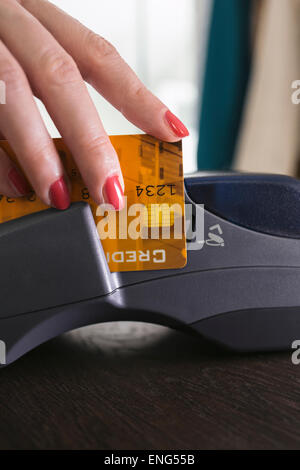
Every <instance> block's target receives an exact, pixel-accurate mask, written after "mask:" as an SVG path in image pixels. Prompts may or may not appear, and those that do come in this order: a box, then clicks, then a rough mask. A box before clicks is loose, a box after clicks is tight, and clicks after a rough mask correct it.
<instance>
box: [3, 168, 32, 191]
mask: <svg viewBox="0 0 300 470" xmlns="http://www.w3.org/2000/svg"><path fill="white" fill-rule="evenodd" d="M8 178H9V181H10V183H11V185H12V186H13V188H14V190H15V191H17V193H18V194H20V196H25V195H26V194H28V193H30V191H31V190H30V186H29V184H28V183H27V181H26V179H25V178H24V176H23V175H22V174H21V173H20V172H19V171H18V170H17V169H16V168H12V169H11V170H10V171H9V173H8Z"/></svg>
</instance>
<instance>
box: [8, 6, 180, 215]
mask: <svg viewBox="0 0 300 470" xmlns="http://www.w3.org/2000/svg"><path fill="white" fill-rule="evenodd" d="M0 38H1V39H0V80H2V81H4V83H5V84H6V104H2V105H0V131H1V138H6V139H7V140H8V141H9V142H10V144H11V146H12V148H13V149H14V151H15V153H16V155H17V157H18V160H19V162H20V165H21V166H22V168H23V170H24V172H25V174H26V176H27V178H28V180H29V181H30V183H31V185H32V187H33V188H34V190H35V191H36V193H37V195H38V196H39V197H40V199H41V200H42V201H44V202H45V203H46V204H48V205H52V206H54V207H56V208H58V209H65V208H67V207H68V206H69V204H70V196H69V182H68V181H67V178H66V175H65V172H64V168H63V165H62V162H61V160H60V158H59V156H58V154H57V152H56V149H55V147H54V145H53V142H52V140H51V138H50V136H49V134H48V132H47V130H46V127H45V125H44V123H43V120H42V118H41V116H40V114H39V111H38V108H37V106H36V103H35V101H34V98H33V95H35V96H37V97H38V98H40V99H41V100H42V101H43V103H44V104H45V106H46V108H47V110H48V112H49V114H50V115H51V117H52V119H53V121H54V123H55V124H56V126H57V128H58V129H59V131H60V133H61V135H62V137H63V138H64V140H65V142H66V144H67V145H68V147H69V148H70V150H71V152H72V154H73V156H74V158H75V160H76V163H77V165H78V168H79V170H80V172H81V175H82V177H83V179H84V181H85V184H86V185H87V187H88V188H89V192H90V194H91V196H92V198H93V199H94V200H95V201H96V202H97V203H99V204H100V203H102V202H104V201H105V202H108V203H110V204H113V206H114V207H115V208H116V209H120V208H122V205H123V192H124V182H123V178H122V174H121V170H120V166H119V161H118V157H117V155H116V152H115V150H114V148H113V147H112V145H111V143H110V140H109V138H108V136H107V134H106V132H105V130H104V128H103V125H102V123H101V120H100V118H99V116H98V113H97V111H96V108H95V106H94V104H93V102H92V100H91V98H90V96H89V94H88V91H87V88H86V86H85V83H84V80H85V81H87V82H88V83H90V84H91V85H92V86H93V87H94V88H95V89H96V90H97V91H98V92H99V93H101V95H103V96H104V97H105V98H106V99H107V100H108V101H109V102H110V103H111V104H112V105H113V106H115V107H116V108H117V109H118V110H119V111H121V112H122V113H123V114H124V116H125V117H126V118H127V119H128V120H130V121H131V122H133V123H134V124H135V125H136V126H138V127H139V128H141V129H142V130H143V131H145V132H147V133H149V134H152V135H154V136H156V137H158V138H159V139H162V140H166V141H169V142H174V141H177V140H179V139H181V138H183V137H185V136H187V135H188V131H187V129H186V128H185V126H184V125H183V124H182V123H181V122H180V121H179V120H178V119H177V118H176V117H175V116H174V115H173V114H172V113H171V112H170V111H169V110H168V109H167V107H166V106H165V105H164V104H163V103H162V102H161V101H160V100H159V99H158V98H156V97H155V96H154V95H153V94H152V93H151V92H150V91H148V90H147V89H146V87H145V86H144V85H143V84H142V83H141V81H140V80H139V79H138V77H137V76H136V75H135V73H134V72H133V71H132V70H131V69H130V67H129V66H128V65H127V64H126V63H125V62H124V60H123V59H122V58H121V57H120V55H119V54H118V52H117V51H116V49H115V48H114V47H113V46H112V45H111V44H110V43H108V42H107V41H106V40H105V39H103V38H102V37H101V36H98V35H96V34H95V33H93V32H92V31H90V30H88V29H87V28H86V27H84V26H83V25H82V24H80V23H79V22H78V21H76V20H74V19H73V18H71V17H70V16H68V15H67V14H66V13H64V12H63V11H61V10H59V9H58V8H57V7H55V6H54V5H52V4H51V3H49V2H47V1H45V0H0ZM0 150H1V149H0ZM27 192H29V187H28V184H27V183H26V180H25V178H24V177H23V175H21V174H20V173H19V171H18V170H17V169H16V167H15V166H14V165H13V163H12V162H11V161H10V160H9V158H8V156H7V155H6V154H5V153H4V152H3V151H2V150H1V151H0V193H1V194H5V195H7V196H11V197H17V196H22V195H24V194H26V193H27Z"/></svg>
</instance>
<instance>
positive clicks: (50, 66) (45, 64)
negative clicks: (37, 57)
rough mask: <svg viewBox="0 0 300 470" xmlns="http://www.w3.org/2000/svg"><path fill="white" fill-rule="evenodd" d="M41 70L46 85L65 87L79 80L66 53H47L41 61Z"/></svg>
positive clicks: (77, 73)
mask: <svg viewBox="0 0 300 470" xmlns="http://www.w3.org/2000/svg"><path fill="white" fill-rule="evenodd" d="M40 65H41V70H42V73H43V77H44V79H45V80H46V81H47V84H48V85H50V86H51V85H54V86H55V85H59V86H60V85H65V84H70V83H72V82H78V81H79V80H80V78H81V77H80V73H79V70H78V68H77V66H76V64H75V62H74V60H73V59H72V57H71V56H69V55H68V54H67V53H63V52H61V51H52V50H50V51H47V52H46V53H45V54H44V55H43V56H42V59H41V64H40Z"/></svg>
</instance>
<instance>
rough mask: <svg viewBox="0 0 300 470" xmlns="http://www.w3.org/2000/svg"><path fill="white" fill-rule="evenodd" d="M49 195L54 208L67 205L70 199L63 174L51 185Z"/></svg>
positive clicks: (62, 207)
mask: <svg viewBox="0 0 300 470" xmlns="http://www.w3.org/2000/svg"><path fill="white" fill-rule="evenodd" d="M49 197H50V201H51V204H52V206H54V207H55V208H56V209H60V210H64V209H67V208H68V207H69V205H70V203H71V199H70V193H69V190H68V186H67V183H66V180H65V177H64V176H62V177H61V178H60V179H59V180H57V181H55V183H53V184H52V185H51V187H50V191H49Z"/></svg>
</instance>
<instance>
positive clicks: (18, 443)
mask: <svg viewBox="0 0 300 470" xmlns="http://www.w3.org/2000/svg"><path fill="white" fill-rule="evenodd" d="M299 390H300V366H295V365H293V364H292V362H291V353H274V354H256V355H234V354H231V353H229V352H226V351H224V350H221V349H218V348H216V347H214V346H212V345H208V344H205V343H204V342H202V341H201V340H200V339H199V338H197V337H196V338H195V337H191V336H189V335H187V334H183V333H179V332H174V331H171V330H168V329H166V328H163V327H158V326H153V325H144V324H138V323H123V324H121V323H115V324H112V323H111V324H106V325H97V326H93V327H88V328H84V329H81V330H78V331H75V332H72V333H68V334H66V335H64V336H62V337H60V338H58V339H55V340H52V341H51V342H49V343H47V344H45V345H43V346H41V347H39V348H37V349H36V350H35V351H32V352H31V353H29V354H27V355H26V356H25V357H24V358H22V359H20V360H19V361H17V362H16V363H15V364H13V365H11V366H9V367H7V368H5V369H2V370H1V371H0V449H106V450H110V449H112V450H114V449H126V450H132V449H147V450H148V449H168V450H169V449H176V450H177V449H289V448H294V449H295V448H297V449H299V448H300V393H299Z"/></svg>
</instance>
